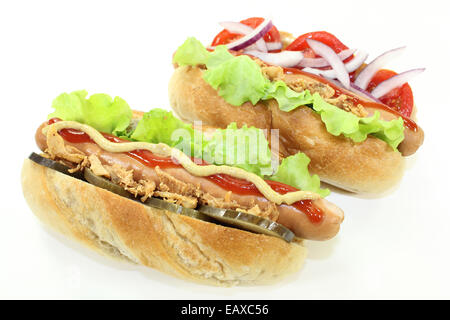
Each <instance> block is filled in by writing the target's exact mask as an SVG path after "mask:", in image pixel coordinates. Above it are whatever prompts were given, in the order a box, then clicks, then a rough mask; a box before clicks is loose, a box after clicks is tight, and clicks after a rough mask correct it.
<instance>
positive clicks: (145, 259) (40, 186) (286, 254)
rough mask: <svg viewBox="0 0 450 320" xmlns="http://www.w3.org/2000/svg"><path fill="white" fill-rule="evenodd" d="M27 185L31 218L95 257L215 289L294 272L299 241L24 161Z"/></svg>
mask: <svg viewBox="0 0 450 320" xmlns="http://www.w3.org/2000/svg"><path fill="white" fill-rule="evenodd" d="M22 188H23V193H24V196H25V199H26V201H27V203H28V205H29V206H30V208H31V210H32V211H33V212H34V214H35V215H36V216H37V217H38V218H39V219H40V220H41V221H42V222H43V223H44V224H46V225H49V226H50V227H52V228H53V229H54V230H56V231H58V232H60V233H62V234H64V235H66V236H68V237H71V238H73V239H75V240H77V241H79V242H81V243H83V244H84V245H85V246H87V247H89V248H91V249H94V250H96V251H97V252H99V253H101V254H103V255H106V256H110V257H113V258H119V259H123V260H126V261H130V262H134V263H137V264H141V265H144V266H147V267H151V268H155V269H157V270H159V271H162V272H164V273H167V274H170V275H173V276H176V277H178V278H182V279H186V280H191V281H195V282H201V283H206V284H211V285H220V286H231V285H237V284H264V283H271V282H274V281H277V280H279V279H281V278H283V277H284V276H285V275H287V274H290V273H293V272H296V271H298V270H299V269H300V267H301V266H302V264H303V262H304V259H305V257H306V248H305V247H304V246H303V245H302V241H300V240H296V241H295V242H291V243H287V242H285V241H283V240H281V239H278V238H275V237H270V236H266V235H261V234H255V233H251V232H247V231H243V230H239V229H235V228H229V227H225V226H221V225H218V224H214V223H209V222H205V221H201V220H197V219H193V218H190V217H187V216H182V215H178V214H175V213H172V212H169V211H165V210H160V209H155V208H152V207H149V206H146V205H143V204H141V203H139V202H138V201H133V200H130V199H127V198H124V197H121V196H119V195H116V194H114V193H111V192H109V191H107V190H104V189H101V188H98V187H96V186H94V185H91V184H89V183H86V182H84V181H81V180H78V179H75V178H72V177H70V176H68V175H65V174H62V173H60V172H57V171H55V170H52V169H49V168H46V167H44V166H41V165H38V164H36V163H34V162H33V161H31V160H29V159H26V160H25V161H24V164H23V168H22Z"/></svg>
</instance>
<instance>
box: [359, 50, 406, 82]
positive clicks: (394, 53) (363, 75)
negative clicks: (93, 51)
mask: <svg viewBox="0 0 450 320" xmlns="http://www.w3.org/2000/svg"><path fill="white" fill-rule="evenodd" d="M405 48H406V47H400V48H396V49H392V50H389V51H387V52H385V53H383V54H381V55H379V56H378V57H377V58H375V59H374V60H373V61H372V62H370V63H369V64H368V65H367V66H366V67H365V68H364V69H363V70H362V71H361V72H360V74H359V75H358V77H357V78H356V79H355V85H357V86H358V87H360V88H361V89H363V90H365V89H367V86H368V85H369V83H370V80H372V78H373V76H374V75H375V73H377V71H378V70H380V69H381V68H382V67H383V66H384V65H386V63H387V62H388V61H389V60H391V59H394V58H396V57H398V56H399V55H400V54H401V53H403V51H405Z"/></svg>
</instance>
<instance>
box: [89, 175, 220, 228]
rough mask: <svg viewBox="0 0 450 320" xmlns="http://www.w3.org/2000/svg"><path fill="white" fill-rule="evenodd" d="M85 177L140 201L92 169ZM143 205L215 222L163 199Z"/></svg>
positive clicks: (96, 183)
mask: <svg viewBox="0 0 450 320" xmlns="http://www.w3.org/2000/svg"><path fill="white" fill-rule="evenodd" d="M84 177H85V179H86V180H87V181H88V182H89V183H91V184H93V185H94V186H97V187H99V188H102V189H106V190H108V191H111V192H113V193H115V194H118V195H120V196H123V197H127V198H130V199H133V200H136V201H139V200H138V199H136V198H134V197H133V195H132V194H131V193H129V192H128V191H126V190H125V189H124V188H122V187H121V186H119V185H118V184H115V183H114V182H112V181H110V180H108V179H105V178H103V177H100V176H97V175H95V174H94V173H93V172H92V170H91V169H88V168H85V169H84ZM141 203H142V202H141ZM143 204H145V205H148V206H150V207H153V208H157V209H162V210H167V211H170V212H174V213H177V214H182V215H184V216H189V217H191V218H195V219H199V220H203V221H212V220H213V219H211V218H210V217H208V216H207V215H204V214H202V213H200V212H198V211H197V210H195V209H190V208H185V207H182V206H180V205H177V204H175V203H171V202H168V201H165V200H162V199H158V198H153V197H150V198H148V199H147V200H146V201H145V202H143Z"/></svg>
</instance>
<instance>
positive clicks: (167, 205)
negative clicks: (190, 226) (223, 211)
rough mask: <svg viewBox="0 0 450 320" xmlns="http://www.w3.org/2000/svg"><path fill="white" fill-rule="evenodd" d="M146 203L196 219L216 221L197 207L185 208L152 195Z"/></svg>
mask: <svg viewBox="0 0 450 320" xmlns="http://www.w3.org/2000/svg"><path fill="white" fill-rule="evenodd" d="M144 203H145V204H146V205H148V206H150V207H153V208H157V209H162V210H167V211H170V212H174V213H177V214H182V215H184V216H189V217H191V218H195V219H199V220H203V221H209V222H212V221H214V219H212V218H210V217H209V216H208V215H205V214H203V213H201V212H199V211H198V210H196V209H191V208H185V207H183V206H180V205H178V204H175V203H171V202H168V201H165V200H162V199H159V198H153V197H151V198H148V199H147V201H145V202H144Z"/></svg>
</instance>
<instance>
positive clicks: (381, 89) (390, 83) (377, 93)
mask: <svg viewBox="0 0 450 320" xmlns="http://www.w3.org/2000/svg"><path fill="white" fill-rule="evenodd" d="M424 71H425V68H420V69H412V70H409V71H405V72H402V73H399V74H397V75H395V76H393V77H391V78H389V79H387V80H384V81H383V82H380V84H378V86H376V87H375V89H373V90H372V95H373V96H374V97H375V98H381V97H382V96H384V95H385V94H387V93H388V92H390V91H391V90H393V89H395V88H398V87H401V86H402V85H404V84H405V83H407V82H408V81H409V80H411V78H413V77H415V76H416V75H418V74H420V73H422V72H424Z"/></svg>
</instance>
